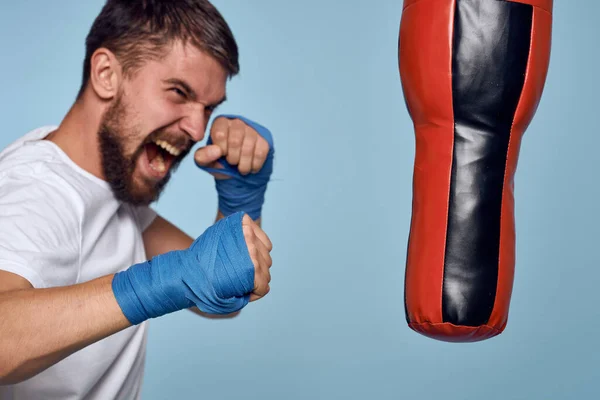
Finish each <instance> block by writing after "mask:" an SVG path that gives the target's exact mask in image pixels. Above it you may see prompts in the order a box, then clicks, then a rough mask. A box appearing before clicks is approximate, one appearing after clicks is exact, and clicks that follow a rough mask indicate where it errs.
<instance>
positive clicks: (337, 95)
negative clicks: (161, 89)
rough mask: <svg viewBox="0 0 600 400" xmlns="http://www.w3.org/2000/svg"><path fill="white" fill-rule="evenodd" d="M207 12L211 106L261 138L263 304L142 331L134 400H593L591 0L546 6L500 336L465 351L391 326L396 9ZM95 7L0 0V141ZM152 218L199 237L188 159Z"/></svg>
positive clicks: (599, 7)
mask: <svg viewBox="0 0 600 400" xmlns="http://www.w3.org/2000/svg"><path fill="white" fill-rule="evenodd" d="M375 3H376V4H377V6H372V5H371V6H370V5H368V4H375ZM215 4H216V5H217V6H218V7H219V9H220V10H221V11H222V12H223V14H224V15H225V17H226V18H227V20H228V21H229V23H230V25H231V27H232V29H233V31H234V34H235V35H236V38H237V40H238V43H239V45H240V49H241V65H242V72H241V75H240V76H239V77H237V78H235V79H234V80H233V81H232V82H231V84H230V87H229V96H228V97H229V99H230V100H229V101H228V102H227V104H226V105H225V106H224V107H223V109H222V110H221V111H223V112H236V113H243V114H245V115H248V116H249V117H251V118H254V119H256V120H258V121H260V122H262V123H264V124H265V125H267V126H268V127H270V128H271V129H272V131H273V132H274V134H275V139H276V148H277V162H276V165H275V173H274V180H273V182H272V183H271V184H270V187H269V191H268V193H267V204H266V206H265V209H264V225H263V227H264V229H265V231H266V232H267V233H268V234H269V235H270V237H271V238H272V240H273V242H274V244H275V248H274V250H273V259H274V266H273V269H272V273H273V281H272V291H271V293H270V294H269V295H268V296H267V297H266V298H265V299H263V300H262V301H259V302H256V303H253V304H251V305H250V306H249V307H247V308H246V309H245V310H244V312H243V313H242V315H241V316H240V317H238V318H236V319H233V320H226V321H222V320H205V319H202V318H200V317H196V316H194V315H193V314H191V313H189V312H180V313H176V314H173V315H169V316H166V317H163V318H161V319H159V320H154V321H152V323H151V331H150V337H149V353H148V358H147V370H146V378H145V382H144V391H143V393H144V398H145V399H188V398H204V399H242V398H243V399H261V400H270V399H313V398H315V399H317V398H318V399H337V398H344V399H348V400H350V399H381V400H383V399H400V398H404V399H415V398H424V399H437V398H441V397H442V396H443V397H444V398H445V399H457V400H458V399H460V400H465V399H467V400H470V399H482V398H485V399H488V400H492V399H498V400H501V399H502V400H504V399H511V400H512V399H528V400H530V399H593V398H600V389H599V388H598V380H600V370H599V367H598V364H599V362H600V351H599V349H598V340H597V337H596V336H597V335H598V334H599V332H600V312H599V311H598V310H599V308H600V298H599V297H598V295H597V291H598V289H597V287H598V283H599V282H600V266H599V261H600V256H599V255H598V251H597V249H598V241H599V239H600V217H599V215H600V213H599V211H598V210H597V204H598V197H599V194H600V190H599V187H600V185H599V182H598V177H597V173H598V171H599V167H598V161H599V160H600V157H599V155H598V149H600V132H599V130H598V124H597V122H596V120H595V118H596V117H598V115H599V113H600V111H599V108H600V107H599V106H600V102H599V101H598V94H599V93H600V84H599V82H598V71H599V70H600V65H599V61H600V56H599V52H598V42H599V41H600V27H599V26H600V24H599V23H598V16H599V15H600V3H599V2H597V1H594V0H577V1H564V0H559V1H556V2H555V18H554V23H555V25H554V37H553V49H552V59H551V65H550V71H549V75H548V81H547V85H546V90H545V93H544V97H543V99H542V102H541V104H540V107H539V109H538V112H537V114H536V117H535V119H534V121H533V123H532V124H531V126H530V128H529V130H528V131H527V133H526V135H525V137H524V140H523V145H522V150H521V156H520V161H519V169H518V172H517V176H516V219H517V270H516V277H515V287H514V292H513V298H512V299H513V300H512V305H511V313H510V318H509V324H508V327H507V329H506V331H505V332H504V333H503V334H502V335H501V336H499V337H497V338H494V339H492V340H489V341H486V342H482V343H476V344H447V343H442V342H437V341H433V340H430V339H427V338H424V337H422V336H419V335H417V334H415V333H413V332H412V331H410V330H409V329H408V327H407V326H406V323H405V319H404V309H403V293H404V292H403V282H404V260H405V257H406V241H407V235H408V227H409V220H410V211H411V183H412V163H413V157H414V136H413V133H412V123H411V121H410V119H409V117H408V114H407V112H406V110H405V106H404V101H403V98H402V92H401V87H400V80H399V74H398V69H397V35H398V24H399V18H400V14H401V9H402V2H401V1H400V0H378V1H376V2H367V1H356V0H344V1H341V0H327V1H326V0H304V1H281V0H255V1H245V0H229V1H225V0H218V1H215ZM575 4H576V5H575ZM101 6H102V2H101V1H99V0H93V1H92V0H86V1H81V0H60V1H51V2H50V1H40V0H31V1H28V2H16V1H14V2H13V1H10V2H9V1H8V0H1V2H0V52H1V53H0V54H1V56H0V57H1V59H2V62H1V63H0V82H1V87H2V96H0V116H1V122H2V128H1V129H2V133H1V134H0V147H4V146H5V145H7V144H8V143H9V142H11V141H12V140H14V139H16V138H17V137H18V136H20V135H22V134H23V133H25V132H26V131H28V130H30V129H32V128H35V127H37V126H39V125H45V124H57V123H59V122H60V119H61V118H62V116H63V115H64V113H65V112H66V111H67V110H68V108H69V106H70V105H71V102H72V101H73V99H74V97H75V94H76V92H77V89H78V86H79V82H80V70H81V63H82V58H83V50H84V48H83V43H84V37H85V35H86V33H87V30H88V29H89V26H90V24H91V22H92V20H93V19H94V17H95V16H96V14H97V12H98V11H99V10H100V8H101ZM59 10H60V11H59ZM156 208H157V210H158V211H159V212H161V213H162V214H164V215H165V216H166V217H167V218H169V219H171V220H172V221H174V222H175V223H177V224H179V225H180V226H181V227H182V228H183V229H184V230H186V231H187V232H188V233H190V234H192V235H194V236H196V235H199V234H200V233H202V232H203V230H204V229H205V228H206V227H207V226H209V225H210V224H211V223H212V220H213V218H214V214H215V208H216V195H215V193H214V189H213V184H212V178H210V177H209V176H208V175H205V174H204V173H202V172H201V171H198V170H197V169H196V168H195V167H194V166H193V163H192V160H191V158H190V159H189V160H188V161H187V162H185V163H184V164H183V165H182V166H181V168H180V169H179V171H178V173H177V174H176V175H175V177H174V179H173V181H172V183H171V184H170V186H169V188H168V189H167V192H166V193H165V196H164V197H163V198H162V199H161V200H160V201H159V203H158V204H157V206H156Z"/></svg>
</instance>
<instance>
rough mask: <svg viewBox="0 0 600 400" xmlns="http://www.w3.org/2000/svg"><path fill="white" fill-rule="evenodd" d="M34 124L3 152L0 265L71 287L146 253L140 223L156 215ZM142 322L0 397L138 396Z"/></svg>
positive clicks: (0, 390) (1, 390) (42, 283)
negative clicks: (124, 198)
mask: <svg viewBox="0 0 600 400" xmlns="http://www.w3.org/2000/svg"><path fill="white" fill-rule="evenodd" d="M54 129H56V128H55V127H43V128H39V129H36V130H34V131H32V132H30V133H28V134H27V135H25V136H24V137H22V138H21V139H19V140H17V141H16V142H14V143H13V144H11V145H10V146H8V147H7V148H6V149H4V150H3V151H2V152H1V153H0V269H2V270H5V271H9V272H12V273H15V274H17V275H20V276H22V277H23V278H25V279H27V280H28V281H29V282H30V283H31V284H32V285H33V287H35V288H48V287H55V286H67V285H73V284H77V283H81V282H86V281H89V280H92V279H95V278H98V277H100V276H104V275H108V274H113V273H115V272H118V271H121V270H124V269H126V268H128V267H130V266H131V265H133V264H136V263H139V262H142V261H144V260H146V254H145V251H144V246H143V242H142V235H141V234H142V232H143V230H144V229H145V228H146V227H147V226H148V225H149V224H150V223H151V222H152V220H153V219H154V217H155V216H156V214H155V213H154V211H153V210H152V209H151V208H149V207H133V206H131V205H128V204H125V203H122V202H119V201H117V200H116V199H115V197H114V196H113V194H112V191H111V190H110V187H109V185H108V183H107V182H105V181H103V180H101V179H99V178H97V177H95V176H93V175H92V174H90V173H88V172H86V171H84V170H83V169H81V168H80V167H78V166H77V165H76V164H75V163H74V162H73V161H72V160H71V159H70V158H68V156H67V155H66V154H65V153H64V152H62V151H61V149H60V148H59V147H58V146H56V145H55V144H54V143H52V142H50V141H47V140H40V139H42V138H44V137H46V136H47V135H48V134H49V133H50V132H51V131H52V130H54ZM146 330H147V327H146V323H142V324H140V325H137V326H133V327H130V328H128V329H126V330H124V331H121V332H119V333H117V334H115V335H112V336H110V337H108V338H106V339H103V340H101V341H99V342H97V343H94V344H92V345H91V346H88V347H86V348H84V349H82V350H80V351H78V352H76V353H74V354H72V355H71V356H69V357H67V358H66V359H64V360H62V361H60V362H59V363H57V364H55V365H53V366H52V367H50V368H48V369H47V370H45V371H43V372H41V373H40V374H38V375H36V376H34V377H33V378H31V379H28V380H27V381H24V382H21V383H19V384H16V385H9V386H0V399H2V400H13V399H14V400H21V399H44V400H54V399H57V400H58V399H60V400H68V399H86V400H87V399H99V400H100V399H101V400H106V399H135V398H139V395H140V391H141V390H140V389H141V384H142V376H143V372H144V359H145V350H146V346H145V345H146V338H147V335H146Z"/></svg>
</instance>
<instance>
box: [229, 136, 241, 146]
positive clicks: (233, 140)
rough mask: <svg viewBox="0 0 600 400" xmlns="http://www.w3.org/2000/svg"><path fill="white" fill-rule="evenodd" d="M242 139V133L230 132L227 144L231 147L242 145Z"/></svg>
mask: <svg viewBox="0 0 600 400" xmlns="http://www.w3.org/2000/svg"><path fill="white" fill-rule="evenodd" d="M243 141H244V137H243V136H242V135H239V134H237V133H236V134H233V133H232V134H231V135H230V136H229V145H230V146H231V147H240V146H241V145H242V143H243Z"/></svg>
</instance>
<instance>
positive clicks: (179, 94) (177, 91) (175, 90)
mask: <svg viewBox="0 0 600 400" xmlns="http://www.w3.org/2000/svg"><path fill="white" fill-rule="evenodd" d="M171 91H172V92H175V93H176V94H177V95H178V96H179V97H181V98H183V99H186V98H187V96H186V94H185V93H184V92H183V90H181V89H179V88H176V87H175V88H171Z"/></svg>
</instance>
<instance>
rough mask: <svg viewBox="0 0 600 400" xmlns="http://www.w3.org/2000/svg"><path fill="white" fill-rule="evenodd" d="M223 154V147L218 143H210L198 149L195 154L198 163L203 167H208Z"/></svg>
mask: <svg viewBox="0 0 600 400" xmlns="http://www.w3.org/2000/svg"><path fill="white" fill-rule="evenodd" d="M221 155H222V152H221V148H220V147H219V146H217V145H214V144H210V145H208V146H205V147H201V148H199V149H198V150H196V153H195V154H194V160H195V161H196V163H197V164H198V165H200V166H202V167H208V166H209V165H211V164H213V163H214V162H215V161H217V160H218V159H219V158H221Z"/></svg>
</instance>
